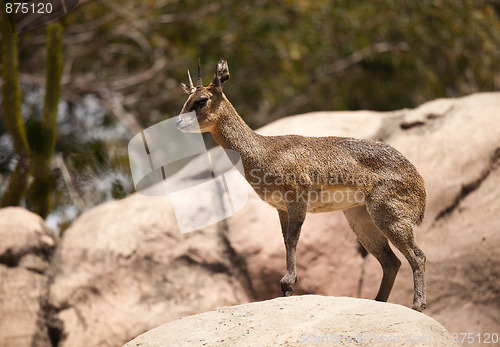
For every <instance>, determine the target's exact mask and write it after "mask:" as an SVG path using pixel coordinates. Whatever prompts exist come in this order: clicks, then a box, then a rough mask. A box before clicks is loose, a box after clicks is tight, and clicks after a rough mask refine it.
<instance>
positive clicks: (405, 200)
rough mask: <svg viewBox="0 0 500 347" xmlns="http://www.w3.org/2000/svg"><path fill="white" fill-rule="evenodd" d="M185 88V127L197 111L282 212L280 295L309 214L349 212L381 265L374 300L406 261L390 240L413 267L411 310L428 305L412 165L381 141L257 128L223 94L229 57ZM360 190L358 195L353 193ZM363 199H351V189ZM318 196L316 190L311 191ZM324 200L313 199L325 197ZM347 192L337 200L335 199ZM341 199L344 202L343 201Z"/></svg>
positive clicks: (419, 192)
mask: <svg viewBox="0 0 500 347" xmlns="http://www.w3.org/2000/svg"><path fill="white" fill-rule="evenodd" d="M198 71H199V72H198V73H199V76H198V83H197V86H196V87H195V86H193V85H192V82H191V83H190V84H191V85H190V86H186V85H183V87H184V89H185V91H186V92H187V93H188V94H190V96H189V98H188V100H187V101H186V103H185V104H184V107H183V109H182V111H181V115H180V116H179V118H178V126H179V128H180V129H181V130H183V131H190V129H187V125H186V124H185V123H186V122H187V121H186V114H187V113H189V112H190V111H195V113H196V119H197V121H198V123H199V126H200V130H201V131H202V132H207V131H208V132H210V133H211V134H212V135H213V137H214V139H215V141H217V143H219V144H220V145H221V146H222V147H223V148H225V149H231V150H234V151H236V152H238V153H239V154H240V156H241V159H242V163H243V167H244V169H245V176H246V179H247V181H248V182H249V183H250V185H251V186H252V187H253V189H254V190H255V191H256V192H257V194H258V195H259V196H260V197H261V198H262V199H263V200H264V201H266V202H267V203H269V204H270V205H271V206H273V207H275V208H276V209H277V210H278V214H279V218H280V222H281V228H282V232H283V238H284V241H285V248H286V253H287V255H286V262H287V272H286V274H285V276H284V277H283V278H282V280H281V282H280V283H281V289H282V291H283V294H284V295H286V296H288V295H291V292H292V285H293V284H294V283H295V282H296V281H297V273H296V260H295V250H296V246H297V242H298V240H299V235H300V230H301V226H302V223H303V222H304V219H305V216H306V213H307V212H313V213H314V212H325V211H333V210H344V214H345V216H346V218H347V220H348V222H349V225H350V226H351V228H352V229H353V231H354V232H355V234H356V235H357V237H358V239H359V241H360V242H361V244H362V245H363V246H364V247H365V248H366V250H367V251H368V252H370V253H371V254H373V255H374V256H375V257H376V258H377V260H378V261H379V262H380V264H381V265H382V269H383V278H382V283H381V284H380V288H379V291H378V294H377V296H376V298H375V299H376V300H379V301H387V299H388V297H389V294H390V292H391V289H392V286H393V284H394V280H395V278H396V274H397V272H398V269H399V267H400V265H401V262H400V261H399V259H398V258H397V257H396V255H395V254H394V253H393V251H392V250H391V248H390V247H389V244H388V240H390V241H391V243H392V244H393V245H394V246H395V247H396V248H397V249H398V250H400V251H401V253H402V254H403V255H404V256H405V257H406V258H407V260H408V262H409V263H410V265H411V268H412V270H413V280H414V298H413V308H414V309H415V310H417V311H421V310H423V309H424V308H425V305H426V300H425V282H424V268H425V255H424V253H423V252H422V250H421V249H420V248H419V247H418V246H417V244H416V243H415V238H414V234H413V227H414V226H415V225H416V224H419V223H420V222H421V221H422V218H423V215H424V208H425V201H426V191H425V186H424V181H423V179H422V177H421V176H420V175H419V173H418V172H417V170H416V169H415V167H414V166H413V165H412V164H411V163H410V162H409V161H408V160H407V159H406V158H405V157H404V156H403V155H402V154H401V153H399V152H398V151H397V150H395V149H394V148H392V147H391V146H389V145H387V144H384V143H382V142H376V141H370V140H361V139H354V138H345V137H334V136H332V137H304V136H298V135H287V136H262V135H259V134H257V133H255V132H254V131H252V130H251V129H250V128H249V127H248V126H247V125H246V124H245V122H244V121H243V120H242V119H241V117H240V116H239V115H238V113H237V112H236V110H235V109H234V107H233V106H232V105H231V103H230V102H229V101H228V100H227V98H226V96H225V95H224V93H223V91H222V85H223V83H224V82H225V81H226V80H227V79H229V69H228V66H227V62H226V61H225V60H224V59H221V60H220V61H219V63H218V64H217V68H216V73H215V76H214V78H213V80H212V83H211V84H210V85H209V86H208V87H203V85H202V82H201V77H200V76H201V74H200V69H199V70H198ZM353 192H355V193H356V194H357V195H354V193H353ZM351 193H353V196H357V197H361V196H362V197H363V199H353V198H352V197H351V198H349V194H351ZM314 194H316V195H314ZM319 194H324V195H321V197H325V199H320V201H318V199H316V200H314V199H313V198H314V197H316V198H317V197H318V196H320V195H319ZM339 196H341V197H344V198H343V199H337V197H339ZM339 200H340V201H339Z"/></svg>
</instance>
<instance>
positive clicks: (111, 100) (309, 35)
mask: <svg viewBox="0 0 500 347" xmlns="http://www.w3.org/2000/svg"><path fill="white" fill-rule="evenodd" d="M2 4H4V3H3V2H2ZM499 16H500V1H498V0H420V1H401V0H367V1H347V0H346V1H341V0H338V1H325V0H314V1H312V0H293V1H292V0H290V1H279V2H277V1H266V0H262V1H245V2H237V1H230V0H222V1H210V2H206V1H194V0H188V1H179V0H159V1H148V0H144V1H140V2H138V1H131V0H117V1H80V3H79V4H78V6H77V7H76V8H75V9H74V10H72V11H71V12H70V13H69V14H68V15H66V16H64V17H62V18H61V19H59V20H57V21H55V22H52V23H51V24H50V25H45V26H40V27H38V28H34V29H31V30H27V31H24V32H21V33H17V34H14V33H12V30H11V29H12V28H11V26H10V24H9V23H8V20H7V16H6V15H5V14H4V13H2V38H1V40H2V60H1V69H2V81H1V82H0V88H1V89H2V94H1V97H2V110H1V111H0V112H1V117H0V119H1V121H0V195H1V200H0V202H1V207H4V206H9V205H20V206H24V207H26V208H28V209H29V210H31V211H34V212H36V213H38V214H39V215H41V216H42V217H44V218H47V221H48V223H49V225H50V226H51V227H52V228H54V229H56V230H60V231H63V230H64V229H65V228H66V227H67V226H68V225H69V223H70V222H71V221H72V220H73V219H74V218H75V217H76V216H78V215H79V214H80V213H81V212H82V211H84V210H86V209H89V208H90V207H92V206H95V205H97V204H99V203H101V202H103V201H107V200H110V199H119V198H122V197H124V196H126V195H128V194H130V193H131V192H133V191H134V187H133V184H132V179H131V177H130V169H129V164H128V154H127V144H128V141H129V140H130V139H131V138H132V137H133V136H134V135H135V134H136V133H138V132H139V131H141V129H144V128H146V127H149V126H151V125H153V124H155V123H158V122H160V121H162V120H165V119H167V118H170V117H173V116H176V115H177V114H178V112H179V111H180V109H181V108H182V105H183V104H184V102H185V100H186V97H187V96H186V95H185V94H184V93H183V91H182V90H181V88H180V83H181V82H187V81H186V80H187V77H186V70H187V69H188V68H190V69H191V71H193V72H195V71H196V64H197V59H198V57H199V58H200V59H201V63H202V71H203V76H204V84H205V85H207V84H208V83H209V81H210V80H211V78H212V76H213V72H214V68H215V64H216V62H217V61H218V59H219V58H220V57H225V58H226V59H227V60H228V62H229V69H230V72H231V79H230V81H229V82H228V83H227V84H226V85H225V86H224V90H225V93H226V95H227V96H228V98H229V100H230V101H231V102H232V103H233V105H234V106H235V108H236V109H237V110H238V112H239V113H240V115H241V116H242V117H243V119H244V120H245V121H246V122H247V123H248V124H249V125H250V126H251V127H252V128H254V129H256V128H259V127H261V126H263V125H265V124H267V123H269V122H272V121H274V120H276V119H278V118H281V117H284V116H288V115H293V114H298V113H304V112H310V111H320V110H360V109H369V110H377V111H390V110H396V109H401V108H412V107H415V106H417V105H419V104H421V103H423V102H425V101H427V100H432V99H436V98H439V97H457V96H463V95H467V94H471V93H475V92H480V91H497V90H499V89H500V70H499V69H498V66H499V62H500V20H499ZM209 145H210V146H211V145H213V143H209Z"/></svg>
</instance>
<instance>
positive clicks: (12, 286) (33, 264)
mask: <svg viewBox="0 0 500 347" xmlns="http://www.w3.org/2000/svg"><path fill="white" fill-rule="evenodd" d="M56 244H57V238H56V236H55V234H54V232H53V231H52V230H50V229H49V228H48V227H47V226H46V225H45V222H44V221H43V219H42V218H40V216H38V215H36V214H34V213H31V212H29V211H27V210H25V209H23V208H20V207H8V208H3V209H0V345H2V346H5V347H7V346H16V347H17V346H30V345H31V344H32V341H33V337H34V335H35V333H36V331H37V328H38V322H39V320H40V319H42V318H43V312H42V310H41V298H42V297H43V295H44V293H45V288H46V278H45V276H44V274H45V272H46V270H47V268H48V266H49V260H50V257H51V255H52V253H53V251H54V249H55V247H56Z"/></svg>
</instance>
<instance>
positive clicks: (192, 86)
mask: <svg viewBox="0 0 500 347" xmlns="http://www.w3.org/2000/svg"><path fill="white" fill-rule="evenodd" d="M188 80H189V88H191V89H193V88H194V85H193V80H192V79H191V74H190V73H189V69H188Z"/></svg>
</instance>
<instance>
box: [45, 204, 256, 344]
mask: <svg viewBox="0 0 500 347" xmlns="http://www.w3.org/2000/svg"><path fill="white" fill-rule="evenodd" d="M240 276H241V274H240V273H239V270H238V268H237V267H236V266H234V265H233V264H232V262H231V257H230V250H229V249H228V247H227V242H226V240H225V238H224V236H223V232H218V230H217V229H216V226H214V227H212V228H206V229H205V230H204V231H199V232H192V233H189V234H184V235H181V234H180V233H179V230H178V227H177V225H176V221H175V217H174V215H173V212H172V208H171V205H170V202H169V200H168V199H167V198H161V197H146V196H142V195H140V194H133V195H132V196H129V197H127V198H125V199H123V200H119V201H113V202H109V203H105V204H102V205H100V206H98V207H96V208H93V209H92V210H90V211H88V212H86V213H84V214H83V215H82V216H80V217H79V218H78V219H77V220H76V221H75V222H74V223H73V224H72V226H71V227H70V228H69V229H67V230H66V232H65V235H64V238H63V240H62V242H61V246H60V247H59V249H58V251H57V253H56V256H55V257H54V262H53V272H52V274H51V286H50V296H49V305H50V307H51V308H52V309H53V310H54V311H55V313H54V314H53V315H52V317H51V318H52V319H53V320H56V321H57V320H59V321H60V322H62V331H61V332H60V336H61V341H60V344H59V346H71V347H77V346H117V345H120V344H121V343H124V342H125V341H127V340H129V339H130V338H132V337H134V336H136V335H137V334H139V333H141V332H144V331H146V330H148V329H150V328H152V327H154V326H157V325H159V324H163V323H165V322H168V321H171V320H173V319H177V318H179V317H182V316H186V315H189V314H194V313H198V312H203V311H207V310H210V309H212V308H214V307H217V306H222V305H234V304H238V303H242V302H247V301H248V300H249V299H248V296H247V293H246V291H245V289H244V288H243V285H242V283H241V281H239V280H238V278H240Z"/></svg>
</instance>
